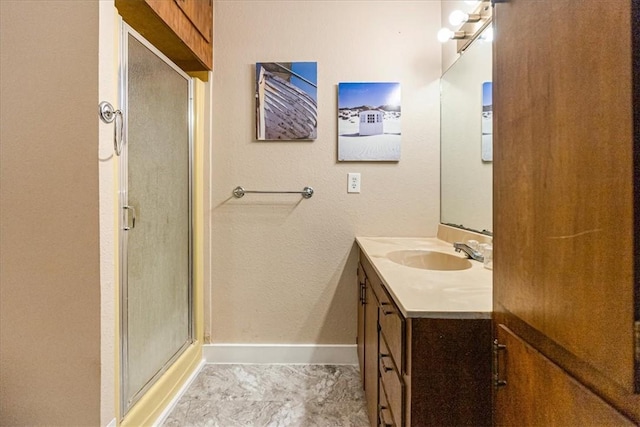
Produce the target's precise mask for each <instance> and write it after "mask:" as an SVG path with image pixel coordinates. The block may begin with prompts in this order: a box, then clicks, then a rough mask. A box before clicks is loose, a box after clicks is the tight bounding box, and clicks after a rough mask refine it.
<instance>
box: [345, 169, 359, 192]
mask: <svg viewBox="0 0 640 427" xmlns="http://www.w3.org/2000/svg"><path fill="white" fill-rule="evenodd" d="M347 178H348V179H347V193H359V192H360V174H359V173H349V174H347Z"/></svg>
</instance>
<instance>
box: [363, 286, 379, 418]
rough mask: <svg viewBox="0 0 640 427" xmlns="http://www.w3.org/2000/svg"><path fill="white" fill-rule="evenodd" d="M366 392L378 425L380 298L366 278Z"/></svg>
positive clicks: (370, 409) (369, 412)
mask: <svg viewBox="0 0 640 427" xmlns="http://www.w3.org/2000/svg"><path fill="white" fill-rule="evenodd" d="M364 316H365V332H364V334H365V341H364V394H365V396H366V398H367V413H368V414H369V421H370V423H371V425H372V426H375V425H378V300H377V298H376V294H375V293H374V292H373V289H372V288H371V283H369V280H366V285H365V314H364Z"/></svg>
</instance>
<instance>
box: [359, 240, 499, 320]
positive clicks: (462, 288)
mask: <svg viewBox="0 0 640 427" xmlns="http://www.w3.org/2000/svg"><path fill="white" fill-rule="evenodd" d="M356 242H357V243H358V246H360V249H361V250H362V252H363V253H364V255H365V256H366V257H367V259H368V260H369V261H370V262H371V265H372V266H373V268H374V269H375V270H376V272H377V273H378V275H379V276H380V279H382V281H383V282H384V285H385V286H386V288H387V290H388V291H389V293H390V294H391V296H392V298H393V299H394V301H395V303H396V304H397V305H398V308H399V309H400V311H401V312H402V314H403V315H404V316H405V317H428V318H441V319H442V318H444V319H489V318H491V311H492V306H493V296H492V294H493V274H492V272H491V270H488V269H486V268H484V265H483V264H482V263H481V262H478V261H471V264H472V266H471V268H468V269H466V270H455V271H436V270H424V269H420V268H413V267H407V266H403V265H400V264H396V263H395V262H393V261H391V260H389V259H388V258H387V257H386V256H387V254H388V253H390V252H394V251H400V250H429V251H438V252H445V253H448V254H454V255H456V256H460V257H463V255H460V254H457V253H456V252H455V251H454V249H453V245H452V244H451V243H447V242H445V241H442V240H438V239H437V238H435V237H432V238H426V237H425V238H406V237H398V238H396V237H357V238H356Z"/></svg>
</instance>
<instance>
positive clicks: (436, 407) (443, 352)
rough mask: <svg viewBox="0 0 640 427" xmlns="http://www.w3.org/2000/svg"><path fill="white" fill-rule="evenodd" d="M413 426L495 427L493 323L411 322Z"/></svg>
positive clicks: (458, 320)
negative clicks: (493, 416)
mask: <svg viewBox="0 0 640 427" xmlns="http://www.w3.org/2000/svg"><path fill="white" fill-rule="evenodd" d="M407 330H408V331H409V333H410V336H411V351H410V355H411V358H410V360H409V361H408V365H409V366H410V370H409V371H408V373H409V375H410V376H411V387H410V388H408V389H407V396H408V397H407V399H408V403H407V404H408V405H409V408H408V410H409V411H410V419H411V420H412V423H411V425H415V426H476V427H477V426H490V425H491V423H492V418H491V408H492V404H491V392H492V386H491V384H492V383H491V319H415V318H412V319H408V320H407Z"/></svg>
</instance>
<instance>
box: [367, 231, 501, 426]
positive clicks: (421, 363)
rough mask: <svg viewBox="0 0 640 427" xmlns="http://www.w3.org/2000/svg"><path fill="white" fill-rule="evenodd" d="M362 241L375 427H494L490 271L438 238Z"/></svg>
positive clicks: (369, 393) (369, 395) (370, 402)
mask: <svg viewBox="0 0 640 427" xmlns="http://www.w3.org/2000/svg"><path fill="white" fill-rule="evenodd" d="M356 240H357V243H358V246H359V247H360V262H359V265H358V286H359V295H360V298H359V303H358V357H359V362H360V370H361V374H362V380H363V385H364V390H365V395H366V398H367V409H368V414H369V419H370V422H371V425H372V426H378V425H381V426H435V425H437V426H453V425H457V426H461V425H474V426H483V425H487V426H488V425H491V423H492V411H491V390H492V382H491V381H492V376H491V375H492V371H491V360H492V359H491V357H492V345H491V342H492V340H491V309H492V297H491V294H492V285H491V283H492V274H491V271H490V270H487V269H485V268H483V264H482V263H479V262H477V261H468V260H466V259H465V258H464V256H462V255H460V254H456V253H455V252H454V250H453V246H452V244H451V243H447V242H444V241H442V240H438V239H436V238H422V239H410V238H364V237H359V238H357V239H356ZM433 254H436V255H435V256H433Z"/></svg>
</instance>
